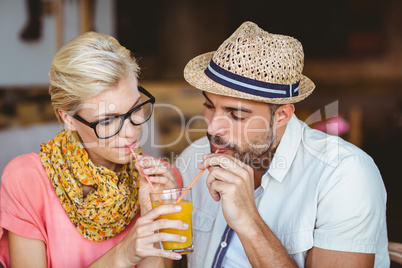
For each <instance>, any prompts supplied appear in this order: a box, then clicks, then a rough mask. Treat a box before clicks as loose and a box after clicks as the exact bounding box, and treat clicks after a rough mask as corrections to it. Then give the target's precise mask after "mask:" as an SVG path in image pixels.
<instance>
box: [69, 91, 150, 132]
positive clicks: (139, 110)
mask: <svg viewBox="0 0 402 268" xmlns="http://www.w3.org/2000/svg"><path fill="white" fill-rule="evenodd" d="M138 91H139V92H140V93H142V94H144V95H145V96H147V97H148V98H149V99H147V100H145V101H142V103H141V104H140V105H138V106H136V107H134V108H133V109H131V110H130V111H128V112H127V113H126V114H122V115H115V116H111V117H107V118H104V119H102V120H99V121H96V122H88V121H86V120H85V119H83V118H82V117H81V116H79V115H78V114H75V115H73V118H75V119H77V120H78V121H80V122H81V123H83V124H85V125H87V126H89V127H90V128H92V129H93V130H94V131H95V134H96V136H97V137H98V138H99V139H108V138H111V137H113V136H115V135H117V133H119V132H120V130H121V128H122V127H123V124H124V121H126V119H127V118H129V119H130V122H131V124H133V125H135V126H139V125H142V124H144V123H145V122H147V121H148V120H149V118H151V115H152V111H153V108H154V103H155V97H154V96H152V95H151V93H149V92H148V91H146V90H145V88H143V87H141V86H138Z"/></svg>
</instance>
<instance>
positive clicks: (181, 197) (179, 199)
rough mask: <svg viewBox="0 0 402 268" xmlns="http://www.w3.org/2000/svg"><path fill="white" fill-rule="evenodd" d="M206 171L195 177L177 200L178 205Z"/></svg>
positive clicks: (202, 170)
mask: <svg viewBox="0 0 402 268" xmlns="http://www.w3.org/2000/svg"><path fill="white" fill-rule="evenodd" d="M218 152H219V149H217V150H216V151H215V153H216V154H217V153H218ZM204 171H205V169H201V170H200V172H199V173H198V175H197V176H195V178H194V180H193V181H192V182H191V183H190V185H189V186H187V188H186V190H185V191H184V192H183V193H182V194H181V196H180V197H179V198H178V199H177V201H176V204H179V203H180V201H181V200H182V199H183V197H184V195H185V194H186V193H187V192H188V190H190V189H191V187H192V186H193V185H194V183H195V182H196V181H197V180H198V178H199V177H201V174H202V173H203V172H204Z"/></svg>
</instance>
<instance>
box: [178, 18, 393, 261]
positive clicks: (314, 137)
mask: <svg viewBox="0 0 402 268" xmlns="http://www.w3.org/2000/svg"><path fill="white" fill-rule="evenodd" d="M303 64H304V54H303V48H302V45H301V43H300V42H299V41H298V40H296V39H294V38H292V37H290V36H284V35H276V34H270V33H268V32H266V31H264V30H262V29H260V28H259V27H258V26H257V25H256V24H254V23H252V22H245V23H243V24H242V25H241V26H240V27H239V28H238V29H237V30H236V31H235V32H234V33H233V34H232V35H231V36H230V37H229V38H228V39H227V40H226V41H225V42H224V43H223V44H222V45H221V46H220V47H219V48H218V50H217V51H214V52H210V53H206V54H202V55H200V56H198V57H196V58H194V59H192V60H191V61H190V62H189V63H188V64H187V66H186V67H185V69H184V77H185V79H186V80H187V82H189V83H190V84H191V85H193V86H194V87H196V88H198V89H200V90H202V94H203V95H204V97H205V103H204V116H205V120H206V122H207V125H208V130H207V137H205V138H202V139H200V140H197V141H195V142H194V143H193V144H191V145H190V146H189V147H188V148H187V149H186V150H185V151H184V152H183V153H182V154H181V156H180V158H178V159H177V161H176V166H177V167H178V168H179V170H180V171H181V173H182V175H183V180H184V185H189V184H190V182H191V181H192V180H193V179H194V177H195V176H196V175H197V173H198V172H199V170H202V169H207V170H206V171H205V172H204V173H203V175H202V176H201V177H200V179H199V181H198V182H197V183H196V184H195V185H194V186H193V203H194V213H193V232H194V252H193V253H190V254H188V266H189V267H190V268H194V267H264V268H266V267H373V266H374V267H388V266H389V256H388V251H387V243H388V241H387V230H386V219H385V209H386V192H385V188H384V185H383V182H382V179H381V175H380V173H379V171H378V169H377V167H376V165H375V163H374V162H373V160H372V159H371V158H370V157H369V156H368V155H367V154H366V153H364V152H363V151H362V150H360V149H359V148H357V147H355V146H353V145H352V144H350V143H348V142H346V141H344V140H342V139H340V138H338V137H335V136H329V135H327V134H325V133H323V132H319V131H317V130H313V129H310V128H309V127H308V126H307V125H306V124H304V123H303V122H301V121H299V120H298V119H297V118H296V116H295V115H294V111H295V108H294V105H293V104H294V103H296V102H299V101H301V100H303V99H305V98H306V97H307V96H309V95H310V94H311V93H312V92H313V90H314V88H315V85H314V83H313V82H312V81H311V80H310V79H309V78H307V77H306V76H304V75H302V70H303ZM218 150H219V151H218ZM216 151H218V153H215V152H216ZM211 197H212V198H211Z"/></svg>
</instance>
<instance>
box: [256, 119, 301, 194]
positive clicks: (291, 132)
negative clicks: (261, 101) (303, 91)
mask: <svg viewBox="0 0 402 268" xmlns="http://www.w3.org/2000/svg"><path fill="white" fill-rule="evenodd" d="M301 132H302V127H301V124H300V122H299V120H298V119H297V117H296V116H295V115H293V116H292V118H291V119H290V120H289V122H288V123H287V125H286V129H285V133H284V134H283V137H282V139H281V141H280V143H279V145H278V148H277V149H276V152H275V155H274V158H273V159H272V162H271V164H270V166H269V170H268V171H267V172H265V174H264V176H263V177H262V181H261V185H263V187H264V188H265V186H266V184H267V183H268V174H269V175H270V176H271V177H273V178H274V179H275V180H277V181H278V182H282V180H283V178H284V177H285V175H286V173H287V172H288V171H289V169H290V166H291V165H292V163H293V160H294V158H295V156H296V153H297V150H298V148H299V145H300V141H301Z"/></svg>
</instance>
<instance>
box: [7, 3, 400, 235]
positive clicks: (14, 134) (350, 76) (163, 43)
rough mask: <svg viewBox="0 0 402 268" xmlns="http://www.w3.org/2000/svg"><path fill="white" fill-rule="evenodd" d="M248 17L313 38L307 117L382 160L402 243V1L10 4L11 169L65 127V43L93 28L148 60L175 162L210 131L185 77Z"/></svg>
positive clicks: (158, 149)
mask: <svg viewBox="0 0 402 268" xmlns="http://www.w3.org/2000/svg"><path fill="white" fill-rule="evenodd" d="M324 3H325V4H324ZM246 20H250V21H253V22H255V23H257V24H258V25H259V26H260V27H261V28H263V29H265V30H267V31H269V32H271V33H280V34H286V35H291V36H293V37H295V38H297V39H298V40H300V41H301V42H302V44H303V47H304V52H305V68H304V74H305V75H307V76H308V77H310V78H311V79H312V80H313V81H314V82H315V84H316V86H317V87H316V90H315V91H314V93H313V95H312V96H310V97H309V98H307V99H306V100H304V101H302V102H301V103H299V104H296V114H297V116H298V117H299V118H301V119H303V120H305V121H306V123H308V124H309V125H311V126H312V127H316V128H319V129H321V130H323V131H327V132H331V131H333V130H331V129H330V127H329V125H331V124H332V125H333V124H335V125H336V126H337V128H336V130H335V133H334V134H337V135H340V136H341V137H342V138H345V139H346V140H348V141H350V142H352V143H354V144H355V145H356V146H358V147H360V148H362V149H363V150H364V151H366V152H367V153H368V154H370V155H371V156H372V157H373V159H374V161H375V162H376V164H377V165H378V167H379V169H380V171H381V173H382V176H383V180H384V183H385V186H386V188H387V191H388V210H387V217H388V231H389V240H390V241H397V242H402V230H401V229H402V228H401V227H402V209H401V208H402V197H401V196H402V195H401V193H402V175H401V174H400V169H399V165H400V163H401V160H402V157H401V155H400V152H401V151H402V31H401V29H402V1H400V0H338V1H330V2H325V1H319V0H310V1H298V0H293V1H290V0H289V1H270V0H247V1H240V0H230V1H229V0H193V1H192V0H169V1H167V0H154V1H132V0H131V1H130V0H115V1H113V0H0V146H1V147H0V150H1V156H0V172H2V168H4V166H5V165H6V163H7V162H8V161H9V160H10V159H11V158H12V157H14V155H16V154H20V153H25V152H30V151H35V152H37V151H39V144H40V142H43V141H46V140H48V139H50V138H52V137H53V136H54V133H56V132H57V131H58V130H59V129H61V128H62V126H60V125H58V123H57V122H56V118H55V116H54V112H53V109H52V107H51V105H50V100H49V96H48V93H47V90H48V75H47V73H48V71H49V67H50V63H51V60H52V57H53V55H54V54H55V53H56V51H57V49H58V48H60V47H61V46H62V45H63V44H65V43H66V42H67V41H68V40H70V39H72V38H74V37H76V36H77V35H79V34H80V33H82V32H85V31H89V30H93V31H99V32H104V33H107V34H110V35H112V36H115V37H116V38H117V39H118V40H119V41H120V43H121V44H122V45H124V46H126V47H127V48H128V49H130V50H131V51H132V52H133V54H134V55H135V56H136V57H137V58H138V60H139V64H140V66H141V67H142V73H141V76H142V79H141V84H142V85H143V86H144V87H145V88H146V89H147V90H149V91H150V92H151V93H152V94H153V95H155V97H156V99H157V103H158V104H159V106H158V107H157V108H156V109H155V115H154V117H153V121H152V122H151V123H150V124H152V126H151V127H153V129H151V130H153V131H155V133H156V135H155V137H153V138H152V139H151V141H148V147H147V148H149V150H152V153H153V154H154V155H157V156H160V157H165V158H166V159H167V160H168V161H170V162H173V161H174V160H175V157H177V155H178V154H179V153H180V152H181V151H182V150H183V149H184V148H185V147H186V146H187V145H188V144H189V142H191V141H193V140H195V139H197V138H200V137H202V136H204V135H205V124H204V122H203V121H202V120H200V119H197V116H199V115H202V103H203V97H202V95H201V94H200V92H199V91H198V90H194V89H193V88H192V87H191V86H190V85H188V84H187V83H186V82H185V81H184V79H183V68H184V66H185V65H186V63H187V62H188V61H189V60H190V59H192V58H193V57H195V56H197V55H199V54H201V53H205V52H209V51H213V50H216V49H217V48H218V46H219V45H220V44H221V43H222V42H223V41H224V40H225V39H226V38H228V37H229V36H230V34H231V33H232V32H233V31H234V30H235V29H236V28H237V27H238V26H239V25H240V24H241V23H242V22H244V21H246ZM171 105H173V106H171ZM174 107H176V108H174ZM331 120H332V121H331ZM183 123H184V124H186V126H187V127H188V129H187V131H185V133H183V131H182V125H183ZM151 132H152V131H151ZM150 142H151V143H152V144H149V143H150Z"/></svg>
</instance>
